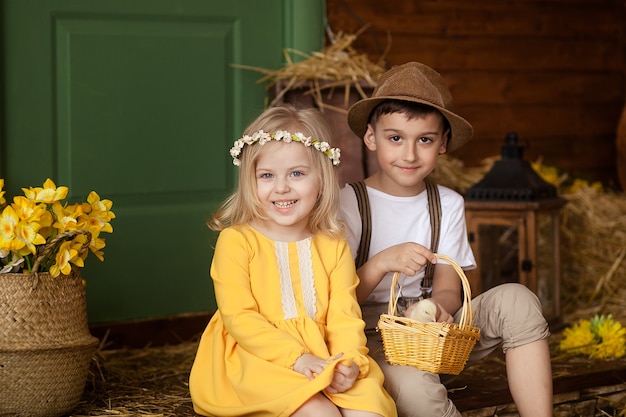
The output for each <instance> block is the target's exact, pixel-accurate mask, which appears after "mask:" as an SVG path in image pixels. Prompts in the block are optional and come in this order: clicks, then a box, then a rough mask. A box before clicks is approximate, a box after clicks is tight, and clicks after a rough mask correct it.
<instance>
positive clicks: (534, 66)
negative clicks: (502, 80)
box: [388, 33, 624, 72]
mask: <svg viewBox="0 0 626 417" xmlns="http://www.w3.org/2000/svg"><path fill="white" fill-rule="evenodd" d="M392 37H393V49H392V53H390V54H389V55H388V65H397V64H401V63H404V62H408V61H421V62H424V63H426V64H428V65H430V66H432V67H433V68H436V69H437V70H438V71H439V72H445V71H446V70H451V69H466V70H467V69H471V70H472V71H477V70H489V71H504V70H509V71H570V70H572V69H576V70H578V71H612V72H614V71H620V70H621V69H622V68H623V65H624V63H623V59H622V58H623V57H622V53H621V48H620V47H619V43H618V42H617V41H618V39H615V42H607V41H606V40H588V39H578V38H571V39H568V40H562V39H540V38H504V37H498V38H496V37H489V38H476V37H473V38H467V37H455V38H452V37H448V38H443V37H422V38H416V37H415V36H402V35H397V34H394V33H392Z"/></svg>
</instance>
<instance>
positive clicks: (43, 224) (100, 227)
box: [0, 178, 115, 277]
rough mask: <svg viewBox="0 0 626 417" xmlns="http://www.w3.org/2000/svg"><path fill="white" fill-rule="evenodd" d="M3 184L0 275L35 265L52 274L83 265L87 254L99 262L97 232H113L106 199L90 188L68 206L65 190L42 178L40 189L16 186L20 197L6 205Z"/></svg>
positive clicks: (100, 241) (0, 181)
mask: <svg viewBox="0 0 626 417" xmlns="http://www.w3.org/2000/svg"><path fill="white" fill-rule="evenodd" d="M3 188H4V179H0V208H1V210H2V211H1V213H0V274H2V273H9V272H18V273H19V272H30V271H32V268H33V266H34V265H35V264H37V265H39V269H38V271H39V272H50V274H51V275H52V276H53V277H56V276H59V275H69V274H71V273H72V270H73V269H74V268H82V267H84V266H85V262H84V260H85V259H86V258H87V256H88V254H89V253H90V252H91V253H94V254H95V256H96V257H97V258H98V259H100V260H101V261H102V260H104V253H103V251H102V249H103V248H104V247H105V245H106V243H105V240H104V239H103V238H101V237H100V234H101V233H102V232H106V233H111V232H113V228H112V226H111V224H110V222H111V220H112V219H114V218H115V214H114V213H113V212H112V211H111V207H112V206H113V203H112V202H111V200H106V199H100V196H99V195H98V194H97V193H96V192H95V191H92V192H90V193H89V195H88V197H87V201H86V202H82V203H77V204H73V205H68V204H67V203H66V202H64V201H63V200H64V199H65V198H66V197H67V195H68V192H69V190H68V188H67V187H64V186H59V187H57V186H56V184H55V183H54V181H52V180H51V179H50V178H48V179H46V181H45V182H44V183H43V187H30V188H22V191H23V192H24V195H23V196H15V197H13V202H12V203H11V204H9V205H7V204H6V199H5V192H4V191H3ZM87 232H89V233H87ZM64 239H65V240H64ZM51 245H53V246H51ZM49 249H52V250H51V251H50V250H49Z"/></svg>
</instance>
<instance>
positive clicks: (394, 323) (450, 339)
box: [378, 254, 480, 375]
mask: <svg viewBox="0 0 626 417" xmlns="http://www.w3.org/2000/svg"><path fill="white" fill-rule="evenodd" d="M436 256H437V258H438V259H441V260H444V261H446V262H448V263H449V264H450V265H451V266H452V267H453V268H454V270H455V271H456V273H457V274H458V275H459V277H460V278H461V284H462V286H463V297H464V298H463V307H462V311H461V319H460V323H458V324H457V323H436V322H432V323H420V322H418V321H415V320H412V319H410V318H406V317H399V316H397V315H396V307H397V300H398V298H397V296H396V294H395V288H396V286H397V282H398V276H399V275H400V274H399V273H395V274H394V276H393V282H392V284H391V289H390V291H391V294H390V297H389V310H388V314H381V316H380V319H379V321H378V331H379V332H380V333H381V336H382V339H383V348H384V351H385V357H386V359H387V362H389V363H390V364H392V365H410V366H414V367H416V368H419V369H421V370H423V371H428V372H433V373H437V374H451V375H458V374H459V373H460V372H461V371H462V370H463V368H464V367H465V364H466V362H467V359H468V358H469V355H470V353H471V351H472V349H473V348H474V345H475V344H476V342H477V341H478V339H479V337H480V329H478V328H476V327H472V322H473V317H472V304H471V302H470V301H471V290H470V286H469V281H468V280H467V277H466V276H465V273H464V272H463V270H462V269H461V267H459V266H458V265H457V263H456V262H454V261H453V260H452V259H450V258H449V257H447V256H445V255H440V254H436Z"/></svg>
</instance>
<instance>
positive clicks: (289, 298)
mask: <svg viewBox="0 0 626 417" xmlns="http://www.w3.org/2000/svg"><path fill="white" fill-rule="evenodd" d="M274 247H275V248H276V260H277V261H278V273H279V275H280V293H281V302H282V305H283V314H284V315H285V320H288V319H295V318H296V317H298V309H297V308H296V298H295V296H294V293H293V285H292V284H291V271H290V270H289V246H288V243H287V242H275V243H274Z"/></svg>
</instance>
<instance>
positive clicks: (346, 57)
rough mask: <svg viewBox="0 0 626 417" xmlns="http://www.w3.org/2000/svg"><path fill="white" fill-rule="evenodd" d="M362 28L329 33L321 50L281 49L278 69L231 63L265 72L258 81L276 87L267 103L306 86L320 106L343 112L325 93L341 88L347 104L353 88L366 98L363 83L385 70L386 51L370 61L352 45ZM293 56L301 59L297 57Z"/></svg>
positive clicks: (373, 83) (330, 93) (322, 108)
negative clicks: (329, 36) (374, 60)
mask: <svg viewBox="0 0 626 417" xmlns="http://www.w3.org/2000/svg"><path fill="white" fill-rule="evenodd" d="M365 29H366V27H364V28H363V29H361V30H360V31H359V32H357V33H356V34H344V33H339V34H337V36H336V37H335V36H331V40H332V42H331V44H330V45H328V46H327V47H326V48H325V49H324V50H323V51H321V52H313V53H312V54H311V55H309V54H306V53H304V52H301V51H298V50H295V49H284V50H283V55H284V57H285V61H286V64H285V66H284V67H283V68H281V69H278V70H270V69H266V68H260V67H254V66H249V65H238V64H233V66H234V67H235V68H240V69H246V70H252V71H257V72H260V73H262V74H265V76H263V77H262V78H260V79H259V80H258V81H257V82H258V83H259V84H262V83H267V88H268V89H269V88H271V87H274V86H276V87H278V93H277V94H276V97H274V99H273V100H272V101H271V103H270V106H272V105H274V104H276V103H278V102H279V101H280V100H281V99H282V98H283V96H284V95H285V94H286V93H287V92H288V91H291V90H297V89H305V91H306V93H307V94H312V96H313V98H314V100H315V104H316V106H317V107H318V108H319V109H320V110H322V111H324V109H331V110H334V111H338V112H341V113H346V110H345V109H342V108H339V107H336V106H332V105H330V104H328V103H327V102H326V101H325V100H324V94H326V95H327V96H330V97H332V94H334V92H335V90H343V95H344V104H345V107H346V108H347V107H348V101H349V97H350V90H351V88H354V89H355V90H356V91H357V92H358V93H359V95H360V96H361V97H362V98H366V97H367V94H366V93H365V92H364V91H363V88H362V86H363V85H367V86H370V87H374V86H375V85H376V80H377V79H378V77H379V76H380V75H381V74H382V73H383V72H385V68H384V66H383V64H382V62H383V61H384V56H385V55H386V53H387V52H385V53H384V55H383V56H382V57H381V58H380V59H379V61H378V62H377V63H373V62H371V61H370V59H369V58H368V57H367V55H365V54H360V53H358V52H357V51H356V50H355V49H354V48H353V47H352V43H353V42H354V41H355V40H356V39H357V37H358V36H359V35H360V34H361V33H362V32H363V30H365ZM389 43H390V42H389ZM292 56H293V57H298V58H300V59H303V60H296V59H294V58H293V57H292Z"/></svg>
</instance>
